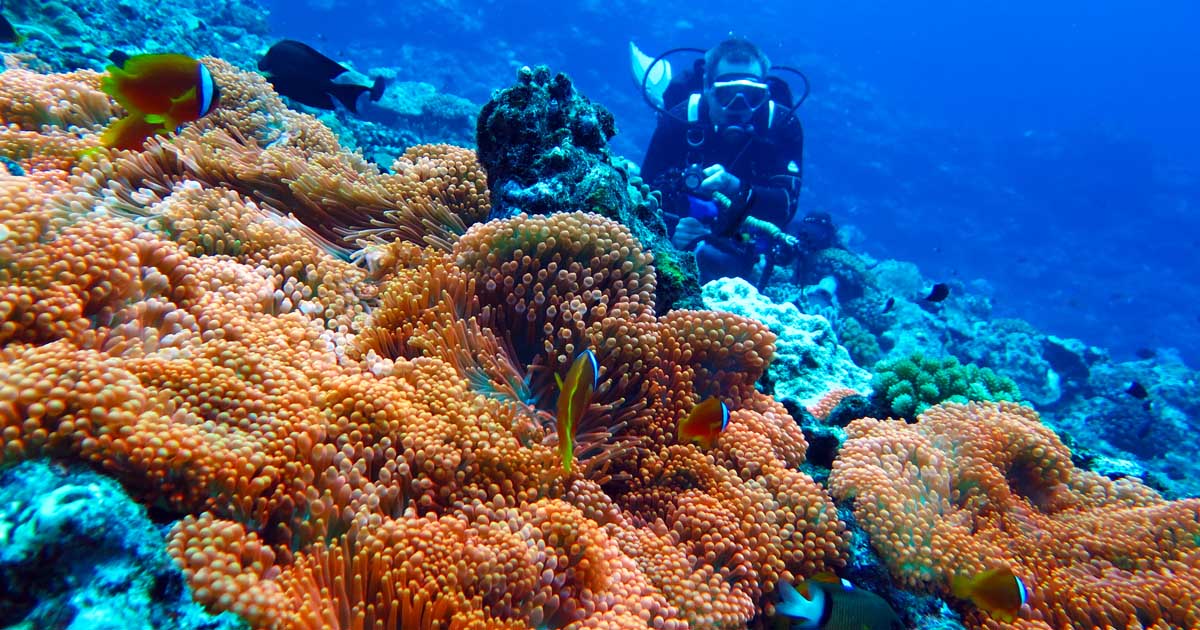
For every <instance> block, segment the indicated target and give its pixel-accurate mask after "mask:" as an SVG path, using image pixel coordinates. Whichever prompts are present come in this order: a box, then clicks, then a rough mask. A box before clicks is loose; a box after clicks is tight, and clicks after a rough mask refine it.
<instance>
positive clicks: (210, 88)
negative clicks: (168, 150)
mask: <svg viewBox="0 0 1200 630" xmlns="http://www.w3.org/2000/svg"><path fill="white" fill-rule="evenodd" d="M110 59H112V61H113V63H114V64H115V65H110V66H108V68H107V70H108V74H106V75H105V76H104V79H103V80H102V81H101V82H100V89H102V90H104V93H105V94H108V95H109V96H111V97H113V99H114V100H116V101H117V102H118V103H120V104H121V107H124V108H125V110H126V111H128V112H129V114H128V115H127V116H125V117H124V118H122V119H120V120H118V121H116V122H114V123H113V124H111V125H109V127H108V129H107V130H105V132H104V135H103V136H101V138H100V141H101V142H102V143H103V144H104V146H106V147H109V148H112V149H132V150H135V151H136V150H139V149H141V148H142V145H143V143H145V141H146V138H149V137H150V136H153V135H154V134H156V133H170V132H172V131H175V130H176V129H177V128H178V127H179V126H180V125H182V124H183V123H186V122H191V121H193V120H199V119H200V118H201V117H203V116H204V115H206V114H208V113H209V112H211V111H212V110H213V109H214V108H215V107H216V106H217V105H218V104H219V102H220V99H221V91H220V90H219V89H218V88H217V83H216V81H214V80H213V76H212V73H211V72H209V70H208V68H206V67H205V66H204V64H202V63H200V62H199V61H197V60H195V59H192V58H191V57H188V56H187V55H176V54H161V55H134V56H132V57H129V56H127V55H125V54H124V53H120V52H117V53H113V54H112V56H111V57H110Z"/></svg>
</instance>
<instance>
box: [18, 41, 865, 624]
mask: <svg viewBox="0 0 1200 630" xmlns="http://www.w3.org/2000/svg"><path fill="white" fill-rule="evenodd" d="M205 63H206V64H209V65H210V66H211V68H212V70H213V75H214V76H215V77H216V80H217V81H218V83H220V85H221V89H222V91H223V94H224V95H225V97H224V99H223V106H222V108H220V109H218V110H217V111H216V112H214V114H213V115H211V116H209V117H206V118H204V119H202V120H200V121H197V122H196V123H193V124H189V125H187V126H186V127H185V128H184V129H182V130H181V131H180V132H179V133H178V134H171V135H168V136H161V137H156V138H152V139H150V140H149V141H148V142H147V143H146V147H145V150H143V151H139V152H130V151H108V150H106V149H103V148H99V147H98V142H97V140H96V138H97V135H98V134H99V133H100V132H101V131H102V129H103V126H104V124H106V123H107V122H108V120H110V119H111V118H114V117H116V116H117V115H118V114H119V112H117V111H115V109H116V108H115V106H112V105H106V104H105V103H106V102H105V101H103V100H96V98H97V97H95V95H96V94H97V93H98V92H97V90H96V85H97V80H96V75H95V74H94V73H86V72H83V73H76V74H73V75H62V76H42V75H36V74H33V73H24V72H14V71H9V72H6V73H4V74H2V75H0V95H6V96H7V98H4V99H0V115H3V116H4V119H5V120H6V121H8V122H10V126H9V127H8V128H7V129H8V132H7V133H8V134H9V135H10V136H11V137H13V138H16V139H17V140H16V141H14V142H18V144H15V145H11V146H15V147H19V149H20V150H19V151H18V150H16V149H12V150H11V152H10V153H6V155H5V156H6V157H8V158H10V159H12V160H14V161H16V162H17V163H18V164H19V165H20V167H21V168H22V169H23V170H24V172H25V174H24V175H21V176H16V175H0V220H2V225H3V231H2V238H0V260H3V262H4V264H3V266H2V267H0V320H2V321H0V341H2V343H3V346H2V347H0V382H2V386H0V445H2V448H3V450H2V453H3V462H4V463H9V462H14V461H18V460H22V459H28V458H34V457H49V458H52V459H60V460H82V461H86V462H89V463H90V464H92V465H93V466H94V467H96V468H98V469H100V470H102V471H104V472H106V473H107V474H109V475H111V476H113V477H115V478H116V479H118V480H119V481H120V482H121V483H122V484H123V485H124V487H125V488H126V489H127V490H128V491H129V492H130V493H131V494H132V495H133V496H135V497H136V498H138V499H139V500H140V501H142V502H144V503H146V504H148V505H151V506H153V507H155V508H156V509H158V510H160V511H162V513H169V514H174V515H176V516H177V517H178V518H180V520H179V521H178V522H177V524H176V525H175V527H174V528H173V529H172V532H171V535H170V551H171V553H172V556H173V557H174V558H175V560H176V562H178V563H179V565H180V566H181V567H183V568H184V570H185V573H186V574H187V576H188V578H189V581H190V583H191V585H192V587H193V589H194V591H195V595H196V598H197V600H198V601H200V602H201V603H203V604H204V605H205V606H207V607H208V608H209V609H211V610H214V611H225V610H229V611H234V612H236V613H237V614H239V615H241V616H242V617H244V618H245V619H246V620H247V621H248V622H249V623H250V624H251V625H252V626H253V627H256V628H318V627H323V628H361V627H378V626H381V625H386V627H400V628H476V629H485V628H493V629H501V628H502V629H515V628H541V627H571V628H596V629H600V628H605V629H609V628H611V629H616V628H644V627H653V628H675V629H682V628H742V627H745V625H746V624H747V623H748V622H750V621H751V620H752V619H753V618H754V617H755V616H756V615H757V614H758V613H759V612H760V611H761V610H762V609H763V608H764V607H769V606H770V604H769V602H770V599H771V597H772V592H773V590H774V588H775V584H776V583H777V581H778V580H780V579H799V578H801V577H803V576H806V575H811V574H813V573H815V572H818V571H821V570H830V569H836V568H838V567H840V566H841V565H842V564H843V563H844V561H845V552H846V547H847V537H846V533H845V530H844V525H843V523H842V522H841V521H839V520H838V518H837V513H836V510H835V509H834V506H833V504H832V501H831V499H830V498H829V496H828V495H827V493H826V492H825V491H824V490H823V489H822V488H821V487H820V486H819V485H818V484H816V483H815V482H814V481H813V480H812V479H811V478H809V477H808V476H807V475H805V474H803V473H801V472H798V471H797V470H796V467H797V466H798V464H799V463H800V462H801V461H803V458H804V453H805V448H806V444H805V441H804V437H803V434H802V433H801V432H800V430H799V428H798V427H797V426H796V425H795V423H794V422H793V421H792V419H791V418H790V417H789V416H788V415H787V413H786V411H785V410H784V409H783V407H782V406H781V405H779V404H778V403H777V402H775V401H774V400H772V399H770V398H769V397H766V396H764V395H763V394H761V393H758V392H756V391H755V389H754V385H753V384H754V382H755V381H756V380H757V378H758V377H759V376H760V375H761V374H762V371H763V369H764V368H765V366H766V365H767V363H768V362H769V361H770V358H771V354H772V351H773V341H774V338H773V336H772V335H771V333H770V332H769V331H767V330H766V329H765V327H763V326H761V325H760V324H757V323H755V322H753V321H750V320H747V319H744V318H741V317H737V316H733V315H727V314H718V313H708V312H702V311H682V312H675V313H671V314H668V315H665V316H658V315H656V314H655V312H654V290H655V279H654V278H655V276H654V268H653V263H652V260H651V258H650V256H649V255H647V254H645V253H643V251H642V249H641V246H640V244H639V243H638V242H637V241H636V240H635V239H633V237H632V236H631V235H630V233H629V231H628V230H627V229H625V228H624V227H623V226H621V225H619V224H617V223H615V222H613V221H611V220H608V219H603V218H601V217H599V216H598V215H592V214H584V213H565V214H556V215H549V216H539V217H528V216H516V217H511V218H508V219H504V220H502V221H494V222H488V223H482V222H481V221H482V220H483V219H484V218H485V216H486V210H487V205H488V203H487V191H486V188H485V187H483V186H482V182H483V181H484V179H483V178H482V173H481V171H479V169H478V166H477V165H476V164H474V162H473V160H472V159H471V156H470V152H469V151H464V150H461V149H456V148H452V147H419V148H415V149H413V150H412V151H411V152H410V153H409V154H406V156H405V157H403V158H401V159H400V160H399V161H398V162H397V165H396V167H395V169H394V170H395V172H394V173H381V172H379V171H377V170H376V169H375V168H374V167H373V166H370V165H369V164H367V163H366V162H365V161H363V160H362V159H361V157H359V156H357V155H355V154H352V153H348V152H345V151H342V150H341V149H340V148H339V147H338V146H337V144H336V142H335V140H334V138H333V136H332V134H331V133H329V131H328V130H327V129H325V128H324V127H323V126H322V125H321V124H319V123H318V122H317V121H316V120H315V119H312V118H311V117H308V116H304V115H301V114H296V113H293V112H289V111H288V110H286V109H285V108H284V107H283V106H282V104H281V103H280V102H279V101H278V98H277V97H275V96H274V94H273V93H271V91H270V89H269V87H268V86H267V84H266V83H265V82H264V81H263V80H262V79H261V78H260V77H258V76H257V75H253V74H248V73H241V72H238V71H236V70H234V69H232V68H231V67H229V66H228V65H227V64H224V63H222V62H220V61H219V60H210V59H206V60H205ZM29 85H34V86H37V85H40V86H43V87H42V88H37V89H35V88H32V87H28V86H29ZM46 86H55V87H54V88H53V89H51V88H49V87H46ZM64 90H65V92H64ZM72 90H73V91H72ZM62 93H71V94H77V95H79V96H80V99H81V101H80V102H86V103H91V102H92V101H95V102H94V104H92V105H89V106H88V107H84V108H74V109H71V108H68V109H65V110H61V111H60V110H56V109H55V106H54V103H55V102H57V101H56V99H58V98H59V96H58V95H59V94H62ZM18 96H19V97H18ZM30 99H32V101H31V100H30ZM40 111H50V112H59V113H57V114H56V116H58V118H56V119H51V120H44V119H37V118H36V117H33V116H32V115H31V114H29V112H40ZM42 125H45V126H42ZM71 126H73V127H71ZM68 127H71V130H70V133H68V132H67V129H68ZM64 143H65V144H64ZM6 146H8V145H6ZM285 213H291V214H290V215H289V214H285ZM356 239H357V240H356ZM360 247H361V248H363V249H358V248H360ZM352 249H358V251H354V252H353V258H352V257H351V256H349V253H350V250H352ZM352 259H359V260H361V261H363V262H366V263H368V266H369V270H364V269H362V268H361V267H359V266H358V265H356V264H354V263H352V262H350V260H352ZM584 348H592V349H593V350H594V351H595V353H596V355H597V357H598V359H599V362H600V386H599V387H598V388H597V390H596V394H595V396H594V397H593V399H592V404H591V405H590V407H589V408H588V410H587V412H586V413H585V415H584V417H583V418H582V420H581V423H580V429H579V431H580V433H579V435H578V436H576V439H577V441H578V445H577V448H576V453H577V455H578V458H579V462H578V464H579V465H577V466H575V467H574V469H573V472H572V473H569V474H568V473H566V472H565V471H564V470H563V467H562V465H561V463H559V461H558V458H557V456H556V454H555V452H554V445H555V442H556V441H557V440H559V439H566V436H557V435H555V434H554V431H553V429H552V427H553V426H554V422H553V418H552V417H551V413H550V411H551V410H553V409H554V399H555V397H556V396H557V392H556V391H555V388H554V387H553V385H552V383H553V381H554V379H553V376H554V375H555V374H562V373H564V372H565V370H566V369H567V367H568V366H569V365H570V363H571V361H573V359H574V357H575V356H576V355H577V354H578V353H579V352H580V351H581V350H582V349H584ZM708 395H718V396H721V397H723V398H725V399H726V400H727V401H728V402H729V404H730V406H731V408H732V409H733V417H732V420H731V423H730V426H729V428H728V430H727V431H726V432H725V433H724V434H722V436H721V437H720V439H719V440H718V443H717V445H716V447H715V448H713V449H712V450H710V451H708V452H702V451H700V450H699V449H698V448H697V447H695V446H692V445H680V444H677V443H676V442H675V432H674V427H675V425H676V423H677V422H678V421H679V419H680V418H682V417H684V416H685V415H686V414H687V413H688V412H689V411H690V409H691V408H692V406H694V405H695V404H696V403H697V402H699V401H700V400H701V399H703V398H704V397H705V396H708Z"/></svg>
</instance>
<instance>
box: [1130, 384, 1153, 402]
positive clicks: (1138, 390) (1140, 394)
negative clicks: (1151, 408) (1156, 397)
mask: <svg viewBox="0 0 1200 630" xmlns="http://www.w3.org/2000/svg"><path fill="white" fill-rule="evenodd" d="M1125 393H1126V394H1129V395H1130V396H1133V397H1134V398H1136V399H1138V400H1146V398H1148V397H1149V396H1150V392H1148V391H1146V386H1145V385H1142V384H1141V383H1139V382H1137V381H1133V382H1131V383H1129V387H1126V388H1125Z"/></svg>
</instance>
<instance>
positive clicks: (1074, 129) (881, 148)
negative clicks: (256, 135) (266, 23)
mask: <svg viewBox="0 0 1200 630" xmlns="http://www.w3.org/2000/svg"><path fill="white" fill-rule="evenodd" d="M265 4H266V5H267V6H268V7H269V8H270V10H271V12H272V15H271V20H272V25H273V28H274V29H275V30H276V33H277V34H278V35H280V36H288V37H295V38H298V39H303V40H306V41H309V42H310V43H312V44H314V45H316V46H317V47H318V48H321V49H323V50H326V51H327V52H329V53H330V54H332V55H333V56H337V57H339V58H347V59H351V60H353V61H354V62H355V63H356V64H357V65H358V66H359V67H360V68H362V69H367V68H370V67H373V66H394V67H398V68H400V71H401V75H402V76H401V79H410V80H426V81H429V82H431V83H434V84H435V85H437V86H438V87H439V88H440V89H443V90H446V91H450V92H453V93H457V94H460V95H463V96H466V97H468V98H471V99H472V100H475V101H476V102H480V103H481V102H483V101H484V100H485V99H486V98H487V96H488V94H489V93H490V91H491V90H492V89H496V88H500V87H504V86H506V85H508V84H509V83H511V81H512V77H513V70H514V69H515V68H516V67H519V66H520V65H523V64H537V63H547V64H549V65H551V67H552V68H553V69H555V70H562V71H566V72H568V73H569V74H571V75H572V76H573V77H574V78H575V80H576V82H577V83H578V85H579V87H580V89H581V90H582V91H583V92H584V93H585V94H588V95H589V96H591V97H592V98H593V99H594V100H597V101H599V102H601V103H603V104H604V105H606V106H607V107H609V108H610V109H611V110H613V112H614V113H615V114H616V116H617V120H618V125H619V126H620V128H621V130H622V133H621V135H620V136H618V138H617V139H615V140H614V148H615V149H616V150H617V151H618V152H621V153H624V154H626V155H628V156H629V157H631V158H633V159H635V160H640V158H641V151H642V148H643V147H644V144H645V141H646V139H647V138H648V137H649V133H650V131H651V130H652V125H653V115H652V113H651V112H650V110H649V109H648V108H647V107H646V106H645V105H643V104H642V103H641V102H640V101H639V100H638V95H637V92H636V89H635V88H634V87H633V84H632V81H631V79H630V74H629V62H628V56H627V48H626V46H627V41H628V40H629V39H631V38H632V39H634V40H636V41H637V42H638V43H639V45H641V47H642V48H643V49H644V50H646V51H648V52H652V53H653V52H657V51H659V50H662V49H665V48H670V47H675V46H695V47H701V48H704V47H708V46H710V45H712V44H713V43H715V42H716V41H717V40H719V39H720V38H722V37H723V36H724V35H726V34H727V33H728V32H729V31H730V30H731V29H732V30H733V31H734V32H736V33H737V34H739V35H743V36H747V37H750V38H751V39H754V40H755V41H757V42H758V43H759V44H760V45H762V46H763V48H764V49H765V50H766V51H767V53H768V54H769V55H770V56H771V57H772V59H773V60H774V61H775V62H776V63H786V64H789V65H797V66H800V67H801V68H803V69H804V70H805V71H806V72H807V73H808V74H809V76H810V77H811V78H812V82H813V86H814V94H813V96H812V98H811V99H810V102H809V103H808V104H806V105H805V107H804V109H803V110H802V112H803V115H804V120H805V123H806V128H807V130H808V139H809V141H808V146H807V148H806V167H807V170H806V193H805V195H806V196H805V205H806V207H807V208H808V209H812V208H816V207H820V208H823V209H826V210H829V211H830V212H832V213H833V215H834V217H835V219H836V220H838V221H839V222H841V223H846V224H852V225H854V226H856V227H857V228H858V229H859V230H861V232H862V235H863V239H862V240H861V242H860V243H859V244H858V247H860V248H861V249H863V250H865V251H867V252H869V253H872V254H873V255H876V256H878V257H895V258H900V259H904V260H910V261H913V262H915V263H917V264H918V265H920V266H921V268H922V270H923V271H924V272H925V273H926V274H927V275H930V276H934V277H937V278H946V279H959V280H963V281H969V280H972V279H975V278H982V279H984V280H986V281H987V283H988V284H989V285H990V286H991V288H992V295H993V297H994V300H995V304H996V309H997V314H999V315H1003V316H1014V317H1021V318H1024V319H1027V320H1029V321H1030V322H1032V323H1034V324H1035V325H1036V326H1039V327H1040V328H1043V329H1044V330H1046V331H1047V332H1051V333H1054V334H1059V335H1064V336H1075V337H1080V338H1082V339H1084V340H1085V341H1088V342H1090V343H1094V344H1098V345H1103V346H1107V347H1109V348H1110V349H1112V350H1113V351H1114V352H1115V353H1116V354H1117V355H1118V356H1119V357H1127V356H1129V355H1130V354H1131V353H1132V352H1133V351H1134V350H1135V349H1137V348H1141V347H1151V348H1154V347H1172V346H1173V347H1177V348H1179V349H1180V350H1181V351H1182V352H1183V354H1184V356H1185V357H1186V358H1187V360H1188V362H1189V363H1190V364H1191V365H1193V366H1198V365H1200V266H1198V265H1197V263H1196V262H1195V257H1196V254H1197V252H1198V250H1200V216H1198V214H1200V212H1198V211H1200V157H1198V151H1197V148H1196V147H1197V142H1198V141H1200V120H1197V117H1196V116H1195V114H1194V113H1195V112H1196V110H1197V103H1198V101H1200V62H1198V61H1197V60H1200V37H1196V36H1195V33H1196V28H1197V26H1196V25H1197V24H1200V3H1194V2H1188V1H1185V0H1174V1H1169V2H1167V1H1160V2H1155V1H1148V2H1138V3H1135V2H1131V1H1118V0H1099V1H1092V2H1085V1H1082V0H1066V1H1060V2H1057V3H1042V2H1034V1H1033V0H1017V1H1014V2H1003V3H1002V2H970V3H967V2H956V3H948V2H930V1H914V2H907V3H890V2H884V1H882V0H849V1H844V2H837V3H834V2H823V3H803V4H802V3H794V2H768V3H763V4H759V5H758V6H756V7H755V9H754V11H753V12H745V11H743V10H740V9H739V10H734V9H733V8H731V5H730V4H729V3H717V2H712V0H701V1H699V2H678V1H677V0H665V1H663V2H655V3H643V2H626V1H623V0H608V1H605V2H600V1H595V2H562V3H559V2H549V1H539V2H533V1H529V0H517V1H511V2H491V1H488V0H474V1H470V2H458V1H456V0H443V1H441V2H437V3H431V2H426V3H422V4H407V5H406V4H401V3H395V2H384V1H382V0H378V1H376V0H370V1H367V2H359V1H355V2H350V1H349V0H345V1H344V2H337V1H333V0H316V1H311V2H309V3H307V4H306V3H303V2H300V3H296V2H284V1H283V0H266V2H265Z"/></svg>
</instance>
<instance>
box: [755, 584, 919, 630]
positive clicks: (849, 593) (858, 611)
mask: <svg viewBox="0 0 1200 630" xmlns="http://www.w3.org/2000/svg"><path fill="white" fill-rule="evenodd" d="M777 590H778V591H779V597H780V602H779V603H778V604H776V605H775V617H774V628H775V630H903V628H904V623H903V622H902V621H900V616H899V615H897V614H896V611H894V610H892V607H891V606H889V605H888V603H887V602H886V601H884V599H883V598H882V597H880V596H878V595H876V594H875V593H871V592H869V591H864V590H862V589H859V588H855V587H854V585H853V584H851V583H850V582H848V581H847V580H843V579H839V578H838V577H837V576H836V575H833V574H832V573H819V574H817V575H814V576H813V577H812V578H810V579H808V580H805V581H804V582H803V583H801V584H800V588H799V589H797V588H795V587H793V586H792V585H791V583H790V582H787V581H784V580H780V581H779V584H778V589H777Z"/></svg>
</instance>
